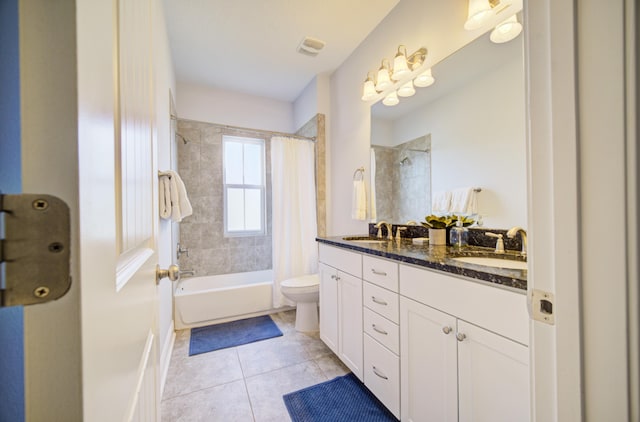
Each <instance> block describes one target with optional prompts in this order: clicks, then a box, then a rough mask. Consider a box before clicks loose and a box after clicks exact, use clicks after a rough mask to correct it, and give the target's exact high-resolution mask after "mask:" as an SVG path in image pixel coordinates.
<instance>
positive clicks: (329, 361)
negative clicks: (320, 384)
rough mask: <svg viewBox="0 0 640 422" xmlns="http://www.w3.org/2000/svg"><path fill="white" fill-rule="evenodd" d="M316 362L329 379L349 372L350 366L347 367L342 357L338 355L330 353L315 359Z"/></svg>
mask: <svg viewBox="0 0 640 422" xmlns="http://www.w3.org/2000/svg"><path fill="white" fill-rule="evenodd" d="M315 362H316V364H317V365H318V367H319V368H320V370H321V371H322V373H323V374H324V375H325V376H326V377H327V379H330V380H332V379H334V378H335V377H340V376H342V375H346V374H348V373H349V372H351V371H350V370H349V368H347V367H346V366H345V365H344V364H343V363H342V361H340V359H338V357H337V356H336V355H334V354H333V353H332V354H329V355H325V356H322V357H320V358H318V359H316V360H315Z"/></svg>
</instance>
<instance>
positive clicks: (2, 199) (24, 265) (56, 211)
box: [0, 194, 71, 306]
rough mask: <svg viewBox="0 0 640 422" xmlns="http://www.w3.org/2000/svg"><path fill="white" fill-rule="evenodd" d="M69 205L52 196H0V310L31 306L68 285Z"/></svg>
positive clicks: (55, 295) (57, 295)
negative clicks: (8, 307)
mask: <svg viewBox="0 0 640 422" xmlns="http://www.w3.org/2000/svg"><path fill="white" fill-rule="evenodd" d="M70 256H71V224H70V219H69V207H68V206H67V204H66V203H65V202H64V201H63V200H61V199H60V198H56V197H55V196H52V195H40V194H20V195H1V194H0V306H14V305H33V304H36V303H44V302H49V301H51V300H55V299H59V298H60V297H62V296H64V294H65V293H67V291H69V288H70V287H71V275H70V274H71V273H70Z"/></svg>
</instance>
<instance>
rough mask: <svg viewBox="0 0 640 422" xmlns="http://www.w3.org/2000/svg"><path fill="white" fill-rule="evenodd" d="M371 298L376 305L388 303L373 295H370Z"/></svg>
mask: <svg viewBox="0 0 640 422" xmlns="http://www.w3.org/2000/svg"><path fill="white" fill-rule="evenodd" d="M371 300H373V302H374V303H377V304H378V305H383V306H387V305H388V303H387V302H385V301H384V300H380V299H378V298H377V297H375V296H371Z"/></svg>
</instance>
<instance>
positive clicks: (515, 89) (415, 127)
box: [371, 34, 527, 228]
mask: <svg viewBox="0 0 640 422" xmlns="http://www.w3.org/2000/svg"><path fill="white" fill-rule="evenodd" d="M432 72H433V76H434V78H435V79H436V81H435V83H434V84H433V85H431V86H429V87H426V88H416V94H415V95H414V96H412V97H408V98H401V99H400V104H398V105H396V106H393V107H388V106H385V105H383V104H382V102H378V103H376V104H374V105H373V106H372V107H371V159H372V163H371V187H372V198H373V197H375V211H376V213H375V218H374V220H377V221H380V220H385V221H388V222H393V223H397V224H405V223H406V222H407V221H410V220H415V221H418V222H419V221H422V220H424V217H425V216H426V215H428V214H430V213H431V195H432V192H438V191H451V190H453V189H457V188H463V187H476V188H479V189H481V192H480V193H478V194H477V195H478V196H477V201H478V214H480V215H481V216H482V221H483V224H484V226H486V227H492V228H509V227H511V226H515V225H518V226H523V227H524V226H526V221H527V220H526V198H527V195H526V192H527V186H526V151H525V148H526V142H525V103H524V101H525V99H524V98H525V96H524V63H523V44H522V36H520V37H518V38H516V39H515V40H513V41H510V42H507V43H504V44H494V43H492V42H491V41H490V40H489V35H488V34H485V35H483V36H482V37H480V38H478V39H476V40H475V41H473V42H472V43H470V44H468V45H466V46H465V47H464V48H462V49H460V50H458V51H457V52H456V53H454V54H452V55H451V56H449V57H447V58H446V59H445V60H443V61H441V62H439V63H437V64H435V65H434V66H433V67H432Z"/></svg>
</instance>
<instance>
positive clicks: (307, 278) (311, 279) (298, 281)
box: [281, 274, 320, 287]
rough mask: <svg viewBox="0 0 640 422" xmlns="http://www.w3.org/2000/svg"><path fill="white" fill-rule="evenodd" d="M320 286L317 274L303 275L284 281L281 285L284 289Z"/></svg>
mask: <svg viewBox="0 0 640 422" xmlns="http://www.w3.org/2000/svg"><path fill="white" fill-rule="evenodd" d="M319 284H320V278H319V277H318V274H309V275H303V276H300V277H294V278H290V279H288V280H284V281H283V282H282V283H281V285H282V286H284V287H312V286H317V285H319Z"/></svg>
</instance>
